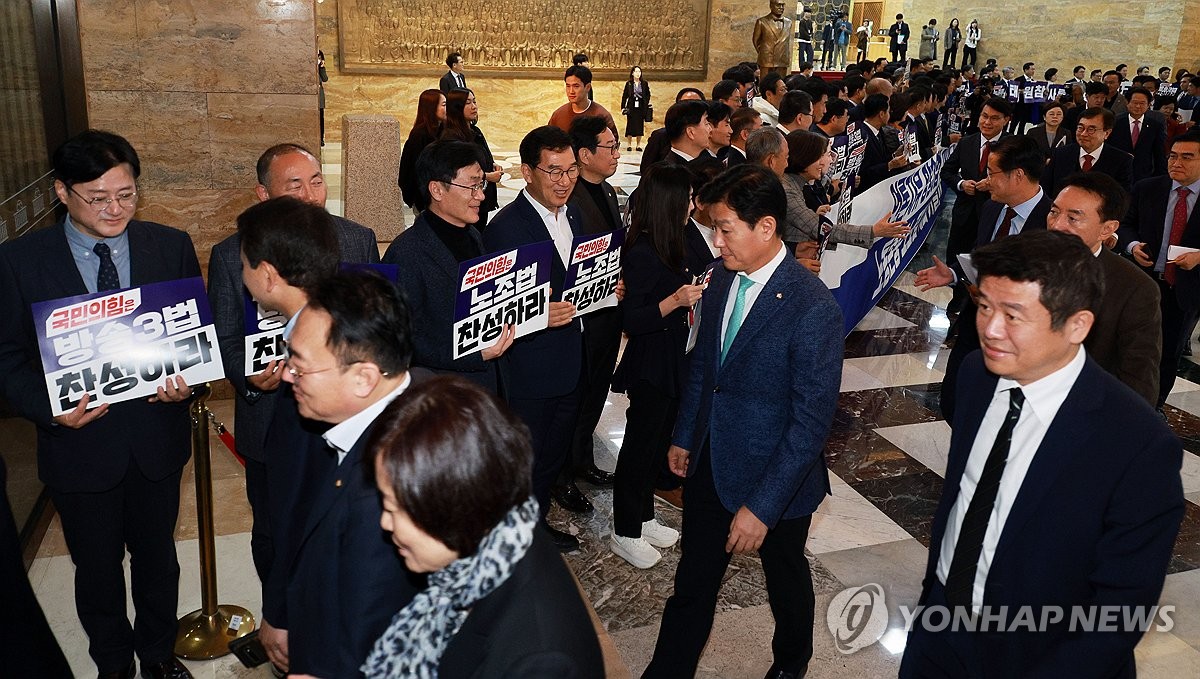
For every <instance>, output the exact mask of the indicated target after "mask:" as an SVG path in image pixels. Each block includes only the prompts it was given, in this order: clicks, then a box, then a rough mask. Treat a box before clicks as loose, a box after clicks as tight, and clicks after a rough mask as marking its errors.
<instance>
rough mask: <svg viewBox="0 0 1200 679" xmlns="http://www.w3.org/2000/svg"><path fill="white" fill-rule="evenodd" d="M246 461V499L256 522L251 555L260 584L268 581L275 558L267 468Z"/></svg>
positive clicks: (248, 460)
mask: <svg viewBox="0 0 1200 679" xmlns="http://www.w3.org/2000/svg"><path fill="white" fill-rule="evenodd" d="M245 460H246V499H247V500H249V501H250V515H251V517H252V518H253V520H254V523H253V525H251V527H250V555H251V557H252V558H253V559H254V570H255V571H256V572H257V573H258V580H259V582H266V581H267V574H268V573H269V572H270V570H271V561H272V560H273V559H274V558H275V546H274V544H273V543H272V541H271V518H270V516H271V514H270V511H268V507H269V504H268V501H267V466H266V465H265V464H263V463H262V462H260V461H258V460H253V459H250V458H248V457H247V458H245Z"/></svg>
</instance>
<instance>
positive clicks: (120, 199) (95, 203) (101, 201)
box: [67, 186, 137, 212]
mask: <svg viewBox="0 0 1200 679" xmlns="http://www.w3.org/2000/svg"><path fill="white" fill-rule="evenodd" d="M67 190H68V191H70V192H71V193H73V194H75V195H76V196H79V200H82V201H83V202H84V203H86V204H87V206H88V207H90V208H92V209H93V210H95V211H96V212H104V211H105V210H107V209H108V206H110V205H112V204H113V202H114V201H115V202H116V204H117V205H120V206H121V207H123V208H125V209H127V210H131V209H133V208H135V207H137V192H136V191H131V192H129V193H121V194H118V195H117V196H116V197H114V198H98V197H97V198H84V197H83V194H81V193H79V192H78V191H76V190H75V187H73V186H67Z"/></svg>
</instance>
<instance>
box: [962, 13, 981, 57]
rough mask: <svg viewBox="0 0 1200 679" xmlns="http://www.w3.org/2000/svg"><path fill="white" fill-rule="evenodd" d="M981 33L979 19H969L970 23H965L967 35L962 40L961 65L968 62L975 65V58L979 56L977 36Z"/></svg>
mask: <svg viewBox="0 0 1200 679" xmlns="http://www.w3.org/2000/svg"><path fill="white" fill-rule="evenodd" d="M981 35H982V34H981V33H980V32H979V19H971V23H970V24H968V25H967V37H966V39H965V40H964V41H963V60H962V65H963V66H966V65H967V64H968V63H969V64H971V65H972V66H974V65H975V59H977V58H978V57H979V54H978V52H979V38H980V36H981Z"/></svg>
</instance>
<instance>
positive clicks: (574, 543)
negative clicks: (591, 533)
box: [542, 521, 579, 554]
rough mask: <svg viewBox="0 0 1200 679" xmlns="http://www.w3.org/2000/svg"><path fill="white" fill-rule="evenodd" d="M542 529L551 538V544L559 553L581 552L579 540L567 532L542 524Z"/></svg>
mask: <svg viewBox="0 0 1200 679" xmlns="http://www.w3.org/2000/svg"><path fill="white" fill-rule="evenodd" d="M542 529H543V530H545V531H546V533H547V534H548V535H549V536H550V540H551V542H553V543H554V546H555V547H557V548H558V551H560V552H562V553H563V554H567V553H569V552H574V551H578V550H579V538H577V537H575V536H574V535H571V534H570V533H567V532H565V531H561V530H558V529H557V528H552V527H551V526H550V524H548V523H546V522H544V521H543V522H542Z"/></svg>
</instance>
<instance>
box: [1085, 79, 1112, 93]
mask: <svg viewBox="0 0 1200 679" xmlns="http://www.w3.org/2000/svg"><path fill="white" fill-rule="evenodd" d="M1097 94H1103V95H1104V96H1108V85H1105V84H1104V83H1098V82H1096V81H1095V80H1089V81H1087V82H1086V83H1084V85H1083V96H1085V97H1093V96H1095V95H1097Z"/></svg>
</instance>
